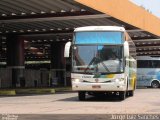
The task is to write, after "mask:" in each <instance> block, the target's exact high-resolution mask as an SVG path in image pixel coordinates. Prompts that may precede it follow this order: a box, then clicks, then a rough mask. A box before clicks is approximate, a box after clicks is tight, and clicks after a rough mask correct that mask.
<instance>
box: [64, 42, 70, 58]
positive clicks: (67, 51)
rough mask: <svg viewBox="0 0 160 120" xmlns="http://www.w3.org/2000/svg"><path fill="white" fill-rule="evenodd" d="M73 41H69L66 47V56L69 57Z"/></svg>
mask: <svg viewBox="0 0 160 120" xmlns="http://www.w3.org/2000/svg"><path fill="white" fill-rule="evenodd" d="M70 47H71V42H67V43H66V45H65V48H64V57H66V58H67V57H69V53H70Z"/></svg>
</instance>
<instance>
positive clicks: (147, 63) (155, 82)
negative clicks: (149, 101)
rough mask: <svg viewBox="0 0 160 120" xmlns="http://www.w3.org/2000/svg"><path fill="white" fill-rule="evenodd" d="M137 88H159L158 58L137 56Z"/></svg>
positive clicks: (159, 61) (159, 66)
mask: <svg viewBox="0 0 160 120" xmlns="http://www.w3.org/2000/svg"><path fill="white" fill-rule="evenodd" d="M137 86H140V87H142V86H144V87H152V88H159V87H160V57H150V56H137Z"/></svg>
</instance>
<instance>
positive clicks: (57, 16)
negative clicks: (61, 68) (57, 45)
mask: <svg viewBox="0 0 160 120" xmlns="http://www.w3.org/2000/svg"><path fill="white" fill-rule="evenodd" d="M89 1H90V2H89ZM95 1H99V0H95ZM95 1H94V2H95ZM109 1H112V2H113V3H114V4H119V2H117V0H102V3H103V2H104V3H107V2H108V3H109V4H112V3H111V2H109ZM124 1H125V2H127V1H126V0H124ZM91 2H93V1H92V0H0V36H1V41H0V42H1V44H0V46H1V48H2V49H1V52H0V54H1V58H0V60H1V61H3V60H5V59H6V36H7V35H9V34H15V35H18V36H19V37H22V39H24V42H25V54H26V56H25V57H26V58H25V59H26V60H48V59H50V56H51V52H50V44H51V42H56V41H57V42H58V41H64V42H66V41H71V40H72V33H73V30H74V29H75V28H76V27H82V26H107V25H109V26H112V25H113V26H123V27H125V29H126V30H127V32H128V33H129V35H130V36H131V38H132V39H133V41H134V42H135V45H136V47H137V55H150V56H159V55H160V47H159V46H160V35H158V34H156V33H155V32H152V30H151V31H150V30H148V29H142V26H138V25H133V24H132V23H130V21H126V20H125V19H122V18H120V17H119V16H116V15H115V14H114V13H113V12H108V13H107V11H106V10H105V9H104V10H103V9H100V8H98V7H99V6H98V5H99V4H97V5H95V6H93V4H92V3H91ZM94 2H93V3H94ZM116 2H117V3H116ZM125 2H123V3H125ZM102 3H101V4H102ZM94 4H95V3H94ZM125 5H128V4H125ZM129 5H134V4H133V3H131V2H129ZM134 6H136V5H134ZM106 7H107V6H106ZM136 7H137V8H136V10H139V9H140V11H141V10H142V9H143V8H139V7H138V6H136ZM126 8H128V7H126ZM110 9H111V8H110ZM115 9H116V7H115ZM136 10H135V12H138V11H136ZM112 11H114V10H113V9H112ZM115 11H116V10H115ZM142 11H145V10H144V9H143V10H142ZM120 12H121V11H120ZM127 12H130V11H127ZM131 14H134V11H131ZM121 15H122V14H121ZM147 15H150V16H153V15H152V14H151V13H148V14H147ZM152 22H154V21H152ZM156 22H157V21H156ZM159 22H160V20H159ZM150 29H152V28H150ZM35 51H36V52H35Z"/></svg>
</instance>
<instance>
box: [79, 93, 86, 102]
mask: <svg viewBox="0 0 160 120" xmlns="http://www.w3.org/2000/svg"><path fill="white" fill-rule="evenodd" d="M78 98H79V100H80V101H84V100H85V99H86V92H84V91H79V92H78Z"/></svg>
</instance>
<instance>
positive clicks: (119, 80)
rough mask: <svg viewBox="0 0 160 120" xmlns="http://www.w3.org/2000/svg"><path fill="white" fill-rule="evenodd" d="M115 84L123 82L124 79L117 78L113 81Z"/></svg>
mask: <svg viewBox="0 0 160 120" xmlns="http://www.w3.org/2000/svg"><path fill="white" fill-rule="evenodd" d="M115 82H124V78H117V79H115Z"/></svg>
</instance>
